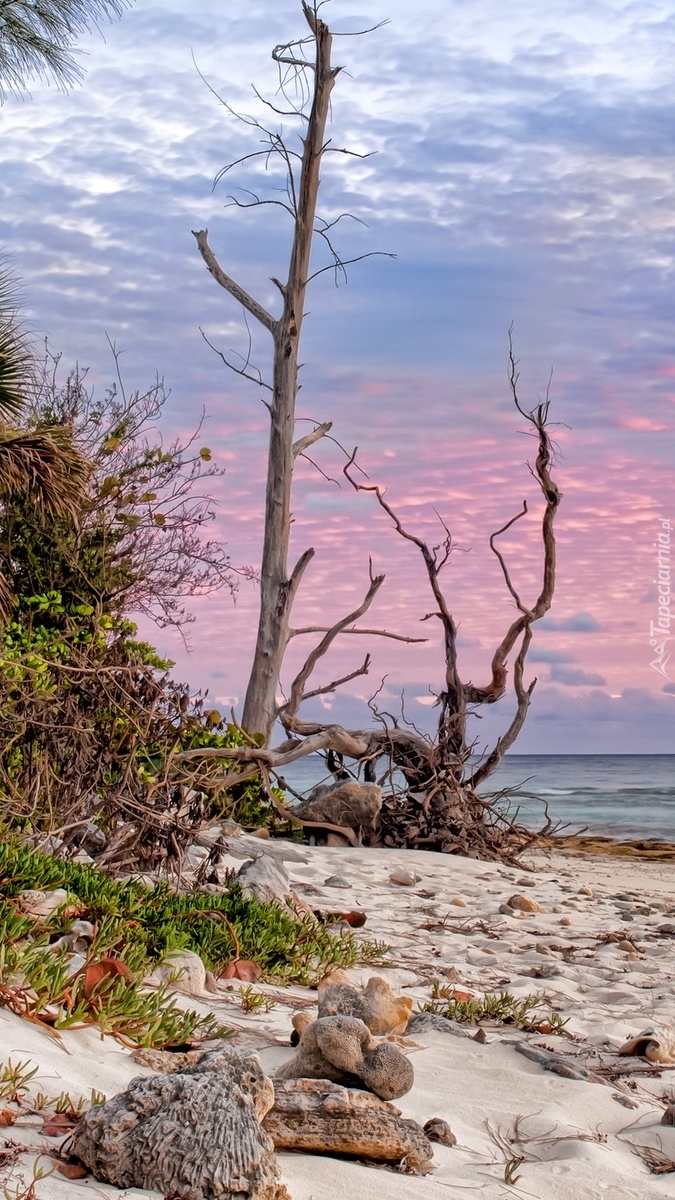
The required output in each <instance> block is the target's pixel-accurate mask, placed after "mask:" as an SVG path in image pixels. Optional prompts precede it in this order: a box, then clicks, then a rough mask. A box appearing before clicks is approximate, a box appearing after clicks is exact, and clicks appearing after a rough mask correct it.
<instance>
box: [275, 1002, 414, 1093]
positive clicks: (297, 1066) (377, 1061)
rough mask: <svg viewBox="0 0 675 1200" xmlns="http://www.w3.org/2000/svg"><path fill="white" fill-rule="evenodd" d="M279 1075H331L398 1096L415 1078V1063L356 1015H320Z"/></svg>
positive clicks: (280, 1077) (301, 1038)
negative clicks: (378, 1035)
mask: <svg viewBox="0 0 675 1200" xmlns="http://www.w3.org/2000/svg"><path fill="white" fill-rule="evenodd" d="M276 1078H277V1079H330V1080H333V1082H335V1083H342V1084H344V1085H345V1086H346V1087H356V1088H362V1087H366V1088H367V1089H368V1090H369V1091H371V1092H375V1094H376V1095H377V1096H380V1097H381V1098H382V1099H383V1100H397V1099H398V1097H399V1096H405V1094H406V1092H409V1091H410V1089H411V1087H412V1085H413V1080H414V1072H413V1068H412V1064H411V1063H410V1062H409V1061H408V1059H407V1058H406V1056H405V1054H403V1053H402V1052H401V1051H400V1050H399V1049H398V1048H397V1047H396V1046H394V1045H392V1043H391V1042H377V1041H376V1040H375V1038H374V1037H373V1036H372V1034H371V1032H370V1030H369V1028H368V1026H367V1025H366V1024H365V1023H364V1022H363V1021H359V1020H358V1019H357V1018H356V1017H343V1016H337V1017H320V1018H319V1019H318V1020H317V1021H312V1023H311V1024H309V1025H307V1026H306V1027H305V1029H304V1030H303V1031H302V1033H301V1036H300V1042H299V1044H298V1048H297V1051H296V1053H295V1057H294V1058H292V1059H290V1061H289V1062H287V1063H284V1064H283V1066H281V1067H279V1069H278V1070H277V1072H276Z"/></svg>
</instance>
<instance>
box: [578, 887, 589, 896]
mask: <svg viewBox="0 0 675 1200" xmlns="http://www.w3.org/2000/svg"><path fill="white" fill-rule="evenodd" d="M578 894H579V895H580V896H590V897H591V899H592V898H593V889H592V888H589V887H580V888H579V893H578Z"/></svg>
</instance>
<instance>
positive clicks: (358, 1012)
mask: <svg viewBox="0 0 675 1200" xmlns="http://www.w3.org/2000/svg"><path fill="white" fill-rule="evenodd" d="M412 1007H413V1001H412V997H410V996H396V995H394V993H393V991H392V990H391V987H390V985H389V984H388V983H387V980H386V979H381V978H380V977H379V976H377V975H373V976H372V978H371V979H369V980H368V982H367V984H366V986H365V987H363V988H361V987H356V986H354V984H351V983H350V982H349V978H348V977H347V975H346V974H345V972H344V971H333V972H332V973H331V974H330V975H327V976H326V978H325V979H323V980H322V981H321V983H320V984H319V1016H320V1017H333V1016H337V1015H338V1014H339V1013H342V1014H343V1016H347V1017H358V1018H359V1020H361V1021H363V1022H364V1024H366V1025H367V1026H368V1028H369V1030H370V1032H371V1033H376V1034H380V1035H384V1034H387V1033H405V1029H406V1025H407V1024H408V1019H409V1017H410V1014H411V1012H412Z"/></svg>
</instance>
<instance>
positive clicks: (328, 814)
mask: <svg viewBox="0 0 675 1200" xmlns="http://www.w3.org/2000/svg"><path fill="white" fill-rule="evenodd" d="M381 808H382V789H381V788H379V787H378V786H377V784H376V783H357V781H356V780H355V779H349V780H347V781H345V782H342V783H338V784H337V785H332V786H331V787H329V788H315V789H314V791H313V792H310V795H309V796H308V798H307V800H306V801H305V803H304V804H300V805H298V806H297V807H296V808H294V809H293V815H294V816H297V817H299V818H300V819H301V820H303V821H315V822H316V823H317V824H319V825H320V824H321V822H322V821H325V822H326V823H327V824H328V825H341V826H342V827H343V828H346V829H353V830H354V832H355V833H358V834H361V836H362V838H363V841H364V842H366V843H368V842H370V841H372V840H373V838H374V837H375V833H376V831H377V826H378V822H379V818H380V810H381Z"/></svg>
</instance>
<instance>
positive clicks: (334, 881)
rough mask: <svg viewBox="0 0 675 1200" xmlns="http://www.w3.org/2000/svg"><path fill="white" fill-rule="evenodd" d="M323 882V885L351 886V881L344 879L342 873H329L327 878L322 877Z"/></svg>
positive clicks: (335, 886)
mask: <svg viewBox="0 0 675 1200" xmlns="http://www.w3.org/2000/svg"><path fill="white" fill-rule="evenodd" d="M323 882H324V887H334V888H350V887H351V886H352V885H351V883H349V882H348V881H347V880H346V879H345V877H344V875H329V876H328V879H324V881H323Z"/></svg>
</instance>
